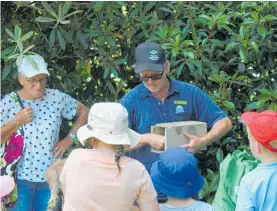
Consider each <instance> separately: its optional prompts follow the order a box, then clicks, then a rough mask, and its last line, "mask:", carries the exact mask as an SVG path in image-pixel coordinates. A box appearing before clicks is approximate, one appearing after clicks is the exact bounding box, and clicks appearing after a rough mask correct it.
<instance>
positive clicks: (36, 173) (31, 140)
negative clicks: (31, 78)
mask: <svg viewBox="0 0 277 211" xmlns="http://www.w3.org/2000/svg"><path fill="white" fill-rule="evenodd" d="M13 95H14V93H10V94H8V95H6V96H4V98H3V99H2V100H1V125H3V124H6V123H8V122H9V121H11V120H12V119H13V117H14V116H15V114H16V113H17V112H18V111H19V110H20V107H19V106H18V103H17V102H15V100H14V97H13ZM21 101H22V103H23V106H24V107H26V106H31V107H32V109H33V113H34V119H33V121H31V122H29V123H27V124H25V125H24V126H23V130H24V145H25V149H24V152H23V155H22V157H21V159H20V161H19V163H18V172H17V176H18V178H19V179H24V180H28V181H32V182H44V181H45V173H46V170H47V168H48V167H49V166H50V165H51V164H52V163H53V162H54V161H56V158H55V157H54V156H53V147H54V145H55V144H56V143H57V142H58V141H59V133H60V126H61V123H62V118H65V119H68V120H70V119H72V118H74V117H75V115H76V112H77V107H78V101H77V100H75V99H74V98H72V97H71V96H69V95H67V94H65V93H63V92H61V91H59V90H55V89H46V90H45V94H44V96H43V97H42V98H40V99H36V100H24V99H21Z"/></svg>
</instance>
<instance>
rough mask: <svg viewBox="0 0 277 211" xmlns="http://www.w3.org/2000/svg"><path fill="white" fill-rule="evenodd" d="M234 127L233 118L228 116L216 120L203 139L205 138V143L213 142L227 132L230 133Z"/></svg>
mask: <svg viewBox="0 0 277 211" xmlns="http://www.w3.org/2000/svg"><path fill="white" fill-rule="evenodd" d="M232 127H233V126H232V122H231V120H230V119H229V118H228V117H225V118H224V119H221V120H219V121H218V122H216V123H215V124H214V126H213V127H212V129H211V130H210V131H209V132H208V133H207V135H205V136H204V137H202V138H201V139H202V140H203V142H204V143H205V145H208V144H211V143H213V142H214V141H216V140H218V139H219V138H221V137H222V136H224V135H225V134H226V133H228V132H229V131H230V130H231V129H232Z"/></svg>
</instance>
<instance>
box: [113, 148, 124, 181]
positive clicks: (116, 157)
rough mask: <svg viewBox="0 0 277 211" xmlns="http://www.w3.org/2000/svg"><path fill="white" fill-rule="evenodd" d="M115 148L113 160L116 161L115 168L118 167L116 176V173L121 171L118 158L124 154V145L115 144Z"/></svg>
mask: <svg viewBox="0 0 277 211" xmlns="http://www.w3.org/2000/svg"><path fill="white" fill-rule="evenodd" d="M115 150H116V153H115V162H116V164H117V168H118V174H117V176H116V177H118V175H119V174H120V171H121V168H120V165H119V160H120V157H121V156H123V155H124V146H123V145H116V146H115Z"/></svg>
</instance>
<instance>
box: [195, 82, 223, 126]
mask: <svg viewBox="0 0 277 211" xmlns="http://www.w3.org/2000/svg"><path fill="white" fill-rule="evenodd" d="M195 96H196V98H195V99H194V105H195V107H194V109H195V119H196V120H197V121H200V122H206V123H207V124H208V128H209V129H211V128H212V127H213V125H214V124H215V123H216V122H217V121H219V120H221V119H223V118H225V117H227V115H226V114H225V113H224V112H223V111H222V110H221V109H220V108H219V107H218V106H217V105H216V104H215V103H214V102H213V101H212V100H211V99H210V98H209V97H208V96H207V95H206V94H205V93H204V92H203V91H202V90H201V89H199V88H198V87H197V88H196V94H195Z"/></svg>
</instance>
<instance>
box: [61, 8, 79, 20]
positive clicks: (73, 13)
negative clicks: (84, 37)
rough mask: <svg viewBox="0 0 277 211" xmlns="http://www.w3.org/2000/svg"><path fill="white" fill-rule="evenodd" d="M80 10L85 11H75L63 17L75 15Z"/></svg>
mask: <svg viewBox="0 0 277 211" xmlns="http://www.w3.org/2000/svg"><path fill="white" fill-rule="evenodd" d="M80 12H83V11H82V10H77V11H74V12H72V13H70V14H68V15H66V16H64V17H63V18H62V19H65V18H68V17H70V16H72V15H75V14H78V13H80Z"/></svg>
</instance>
